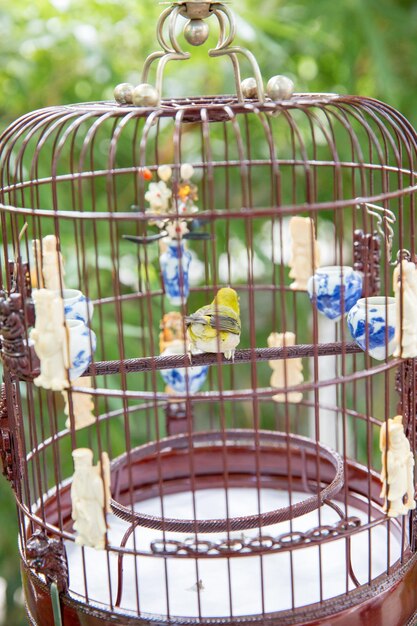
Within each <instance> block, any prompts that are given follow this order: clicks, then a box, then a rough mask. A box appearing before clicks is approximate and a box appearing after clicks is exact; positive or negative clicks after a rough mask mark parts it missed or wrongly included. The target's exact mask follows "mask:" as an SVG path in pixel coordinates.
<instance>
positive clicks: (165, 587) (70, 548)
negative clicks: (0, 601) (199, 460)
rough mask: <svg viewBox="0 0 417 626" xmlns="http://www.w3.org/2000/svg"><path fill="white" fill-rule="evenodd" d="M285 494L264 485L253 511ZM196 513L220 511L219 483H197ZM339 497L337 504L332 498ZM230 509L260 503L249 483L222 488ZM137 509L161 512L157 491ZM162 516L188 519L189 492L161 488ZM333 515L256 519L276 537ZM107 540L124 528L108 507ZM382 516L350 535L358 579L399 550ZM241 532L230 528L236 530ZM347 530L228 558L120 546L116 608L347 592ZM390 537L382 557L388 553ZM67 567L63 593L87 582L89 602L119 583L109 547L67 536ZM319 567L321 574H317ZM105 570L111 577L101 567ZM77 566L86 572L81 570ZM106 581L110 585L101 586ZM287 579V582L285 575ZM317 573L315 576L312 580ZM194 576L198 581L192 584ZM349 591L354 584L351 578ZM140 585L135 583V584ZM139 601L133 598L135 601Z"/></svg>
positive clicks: (152, 535) (216, 607)
mask: <svg viewBox="0 0 417 626" xmlns="http://www.w3.org/2000/svg"><path fill="white" fill-rule="evenodd" d="M305 495H306V494H305V493H298V492H297V493H293V502H296V501H298V500H301V499H303V498H305ZM288 504H289V502H288V493H287V492H285V493H284V492H279V491H276V490H273V489H262V491H261V510H262V511H267V510H271V509H273V508H278V507H281V506H287V505H288ZM195 506H196V516H197V518H198V519H210V518H213V517H219V518H220V517H225V516H226V497H225V491H224V490H223V489H207V490H200V491H197V492H196V493H195ZM338 506H341V504H340V503H338ZM228 507H229V516H239V515H247V514H249V513H257V512H258V492H257V490H256V489H248V488H232V489H229V490H228ZM137 508H138V510H139V509H140V511H141V512H143V513H148V514H150V515H152V514H153V515H161V504H160V500H159V498H153V499H149V500H147V501H143V502H140V504H138V505H137ZM164 515H165V516H170V517H176V518H184V519H193V517H194V511H193V499H192V495H191V492H185V493H179V494H173V495H168V496H165V497H164ZM348 515H349V516H353V515H354V516H357V517H359V518H360V519H361V520H362V521H363V523H367V522H368V517H367V515H366V514H364V513H363V512H362V511H360V510H359V509H357V508H355V507H352V506H349V510H348ZM339 520H340V517H339V516H338V514H337V513H336V512H335V511H334V510H333V509H332V508H330V507H329V506H327V505H325V506H323V507H322V508H321V510H320V519H319V513H318V511H313V512H311V513H309V514H307V515H304V516H302V517H298V518H297V519H294V520H293V522H292V526H291V525H290V522H283V523H280V524H276V525H274V526H269V527H267V528H264V529H263V531H262V534H263V535H272V536H277V535H281V534H283V533H286V532H289V531H290V530H292V531H295V530H296V531H301V532H305V531H307V530H309V529H311V528H313V527H316V526H318V525H324V524H335V523H336V522H338V521H339ZM108 523H109V526H110V530H109V541H110V544H111V545H115V546H119V545H120V542H121V539H122V537H123V535H124V533H125V532H126V530H127V529H128V524H127V523H126V522H124V521H123V520H120V519H118V518H117V517H115V516H114V515H112V514H110V515H109V516H108ZM387 533H388V531H387V525H386V524H383V525H380V526H376V527H374V528H372V529H371V530H370V531H367V530H365V531H363V532H359V533H358V534H355V535H354V536H353V537H352V538H351V563H352V568H353V572H354V575H355V576H356V578H357V580H358V582H359V583H360V584H364V583H367V582H368V581H369V577H371V578H375V577H377V576H378V575H379V574H381V573H383V572H384V571H386V569H387V564H388V560H389V561H390V563H391V564H393V563H394V562H395V561H397V560H398V558H399V556H400V550H401V546H400V542H399V539H398V534H395V533H393V532H391V533H390V537H389V541H388V537H387ZM258 534H259V533H258V531H257V530H250V531H245V533H244V535H245V537H252V536H253V537H255V536H257V535H258ZM189 536H190V535H189V534H188V535H184V534H180V533H166V539H175V540H184V539H185V538H186V537H189ZM241 536H242V533H241V532H236V533H231V537H236V538H240V537H241ZM160 538H162V533H161V532H159V531H155V530H150V529H147V528H139V529H137V530H136V532H135V538H134V539H133V536H131V537H130V539H129V541H128V544H127V547H128V548H133V542H134V540H135V542H136V549H144V550H149V545H150V542H151V541H154V540H155V539H160ZM198 538H199V539H200V540H202V539H208V540H210V541H212V540H215V539H224V538H225V536H224V534H222V535H221V536H220V535H215V534H210V535H207V534H205V535H203V534H199V536H198ZM346 544H347V541H346V539H342V538H341V539H337V540H333V541H330V542H328V543H325V544H323V545H322V546H321V547H320V548H319V547H318V546H314V545H310V546H308V547H305V548H301V549H297V550H294V551H292V553H290V552H281V553H280V552H275V553H273V554H268V555H264V556H263V557H260V556H259V555H258V556H256V555H255V556H252V555H251V556H245V557H243V556H242V557H235V558H230V559H229V560H228V559H226V558H201V559H198V564H196V563H197V562H196V559H194V558H173V557H169V558H167V559H164V558H160V557H146V556H139V557H136V567H135V558H134V557H133V556H131V555H126V556H125V557H124V559H123V594H122V597H121V602H120V610H121V611H127V612H134V613H135V614H137V613H138V611H139V612H140V613H148V614H155V615H171V616H178V617H186V616H188V617H199V616H202V617H229V616H239V615H256V614H262V613H263V612H265V613H270V612H274V611H281V610H286V609H291V608H294V607H300V606H304V605H308V604H312V603H315V602H319V601H320V599H323V600H324V599H329V598H332V597H334V596H337V595H340V594H343V593H346V585H347V572H346ZM388 545H389V553H390V554H389V559H388ZM66 548H67V553H68V561H69V568H70V593H72V594H74V597H77V599H80V596H81V597H82V598H85V596H86V593H85V585H87V589H88V598H89V600H90V601H93V602H97V603H100V604H104V605H108V606H111V605H114V602H115V599H116V594H117V584H118V565H117V555H116V554H114V553H110V554H109V559H108V558H107V554H106V552H102V551H96V550H94V549H91V548H85V549H84V559H85V569H84V568H83V556H82V552H83V551H82V549H81V548H80V547H79V546H77V545H75V544H74V543H72V542H67V544H66ZM320 566H321V577H320ZM109 570H110V576H109ZM84 571H85V575H84ZM109 580H111V593H110V591H109ZM292 580H293V585H292V584H291V581H292ZM320 580H321V582H320ZM197 581H201V583H202V585H200V587H201V590H200V591H199V592H197V585H196V583H197ZM348 585H349V590H352V589H354V588H355V586H354V584H353V582H352V581H351V579H349V581H348ZM137 590H138V591H137ZM138 603H139V604H138Z"/></svg>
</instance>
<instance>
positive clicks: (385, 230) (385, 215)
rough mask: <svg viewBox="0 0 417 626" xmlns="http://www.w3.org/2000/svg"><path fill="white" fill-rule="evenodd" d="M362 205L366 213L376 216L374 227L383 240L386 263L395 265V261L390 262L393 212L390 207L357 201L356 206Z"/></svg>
mask: <svg viewBox="0 0 417 626" xmlns="http://www.w3.org/2000/svg"><path fill="white" fill-rule="evenodd" d="M362 207H365V210H366V212H367V214H368V215H372V216H373V217H376V219H377V224H376V229H377V231H378V233H379V234H380V235H381V236H382V237H383V238H384V240H385V247H386V254H387V259H388V263H390V265H396V264H397V261H394V262H391V258H392V241H393V238H394V229H393V228H392V224H395V223H396V221H397V218H396V216H395V213H393V212H392V211H391V210H390V209H386V208H385V207H381V206H378V205H377V204H371V203H370V202H358V204H357V205H356V208H357V209H361V208H362Z"/></svg>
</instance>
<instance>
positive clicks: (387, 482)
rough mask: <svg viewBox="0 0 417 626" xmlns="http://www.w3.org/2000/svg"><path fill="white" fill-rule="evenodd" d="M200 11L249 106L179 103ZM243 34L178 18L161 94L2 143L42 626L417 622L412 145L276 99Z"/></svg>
mask: <svg viewBox="0 0 417 626" xmlns="http://www.w3.org/2000/svg"><path fill="white" fill-rule="evenodd" d="M184 17H185V18H186V19H187V22H186V26H185V29H184V36H185V37H186V39H187V41H188V42H190V43H192V44H194V45H200V44H203V43H204V42H205V40H206V39H207V36H208V25H212V27H213V28H214V29H216V28H217V26H216V24H218V32H219V36H218V43H217V45H216V47H215V48H214V49H212V50H210V51H209V54H210V55H211V56H212V57H222V56H225V57H226V59H224V60H222V59H219V60H218V61H217V62H218V63H219V67H223V66H222V65H221V64H222V63H223V62H226V61H227V60H229V61H231V63H232V67H233V70H234V73H235V78H236V95H231V96H215V97H208V96H204V97H195V98H183V99H161V97H162V95H163V74H164V69H165V66H166V64H167V62H168V61H171V60H186V59H187V57H188V56H189V55H188V53H187V52H184V51H183V48H182V47H181V43H180V38H179V35H178V32H177V31H178V28H177V26H178V24H179V23H180V21H181V20H182V19H183V18H184ZM234 35H235V26H234V21H233V15H232V14H231V11H230V9H229V8H228V7H227V6H226V5H223V4H221V3H219V2H212V1H211V0H207V1H203V2H197V1H196V0H185V1H184V2H182V1H181V2H174V3H173V4H172V5H170V6H168V7H167V8H166V9H165V10H164V11H163V13H162V15H161V18H160V22H159V24H158V41H159V43H160V46H161V51H160V52H156V53H154V54H152V55H151V56H150V57H148V60H147V61H146V63H145V65H144V71H143V82H142V83H141V85H139V86H137V87H135V88H133V87H132V86H131V85H128V84H123V85H119V86H118V87H117V88H116V91H115V97H116V102H96V103H87V104H76V105H72V106H56V107H50V108H46V109H42V110H40V111H36V112H34V113H30V114H28V115H25V116H23V117H22V118H21V119H19V120H18V121H16V122H15V123H13V124H12V125H11V126H10V127H9V128H8V129H7V130H6V131H5V132H4V133H3V135H2V138H1V143H0V158H1V187H0V191H1V195H0V200H1V205H0V210H1V224H2V233H3V260H2V265H1V276H2V292H1V302H0V329H1V356H2V362H3V377H4V384H3V388H2V396H1V416H0V419H1V421H0V426H1V450H0V451H1V458H2V461H3V470H4V474H5V476H6V477H7V478H8V480H9V481H10V482H11V486H12V488H13V491H14V493H15V497H16V503H17V511H18V519H19V546H20V554H21V563H22V565H21V567H22V577H23V586H24V593H25V599H26V608H27V614H28V617H29V621H30V623H31V624H33V625H35V624H36V625H39V626H54V625H55V626H58V625H60V624H62V625H63V626H71V625H76V626H81V625H83V626H86V625H89V626H90V625H91V626H93V625H94V626H95V625H97V626H98V625H99V624H103V625H104V624H120V625H121V624H132V625H133V624H144V623H148V622H149V623H158V624H189V625H191V624H210V625H212V626H213V625H215V624H218V625H220V624H222V625H224V624H234V623H245V624H253V625H254V624H259V623H262V624H280V625H281V626H285V625H289V624H329V625H330V624H332V626H336V624H337V626H342V625H347V624H349V625H350V626H352V625H353V624H357V625H359V624H369V625H371V624H373V625H376V624H378V625H384V626H388V625H389V626H405V625H406V624H409V625H411V624H413V623H414V621H413V619H415V614H416V610H417V591H416V590H417V586H416V584H415V582H416V575H417V561H416V547H417V516H416V512H415V510H414V507H415V500H414V496H415V493H414V491H415V480H414V477H413V472H414V453H415V450H416V437H415V433H416V411H417V395H416V377H417V369H416V361H415V358H416V357H417V336H416V335H417V330H416V326H415V319H416V318H415V316H416V311H417V304H416V300H417V278H416V273H417V270H416V267H415V264H414V261H415V256H414V253H415V224H416V217H415V201H414V197H415V196H414V193H415V190H416V184H417V182H416V174H415V172H416V146H417V137H416V133H415V131H414V130H413V128H412V127H411V126H410V124H409V123H408V122H407V121H406V120H405V119H404V118H403V117H402V116H401V115H400V114H399V113H398V112H396V111H395V110H394V109H392V108H391V107H390V106H387V105H385V104H382V103H380V102H378V101H376V100H372V99H369V98H360V97H356V96H354V97H352V96H339V95H337V94H312V93H309V94H301V93H293V86H292V83H291V81H290V80H289V79H288V78H285V77H283V76H276V77H273V78H272V79H270V80H269V82H268V84H267V87H266V90H264V84H263V79H262V76H261V74H260V71H259V68H258V66H257V64H256V61H255V59H254V57H253V55H252V54H251V53H250V52H248V51H247V50H244V49H242V48H239V47H237V46H236V45H235V44H234V43H233V38H234ZM241 59H243V60H244V61H245V62H244V64H243V68H244V69H245V72H246V73H249V72H248V67H251V70H250V76H249V77H247V78H245V79H244V80H242V77H241V74H240V71H241V70H240V65H239V61H240V60H241ZM154 65H156V79H155V80H156V82H155V85H156V86H155V87H154V86H153V85H152V84H151V83H150V82H148V81H150V80H151V78H150V76H153V74H152V73H150V70H151V69H152V68H153V66H154ZM173 71H174V69H173ZM3 532H7V529H3ZM413 616H414V617H413Z"/></svg>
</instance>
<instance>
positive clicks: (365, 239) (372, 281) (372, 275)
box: [353, 230, 381, 296]
mask: <svg viewBox="0 0 417 626" xmlns="http://www.w3.org/2000/svg"><path fill="white" fill-rule="evenodd" d="M353 261H354V262H353V269H355V270H357V271H358V272H362V273H363V275H364V280H363V289H362V295H363V296H365V295H366V296H377V295H379V293H380V291H381V278H380V263H381V241H380V238H379V235H377V234H376V233H373V234H371V233H365V232H363V230H355V232H354V233H353Z"/></svg>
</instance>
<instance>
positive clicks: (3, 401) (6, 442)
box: [0, 382, 23, 491]
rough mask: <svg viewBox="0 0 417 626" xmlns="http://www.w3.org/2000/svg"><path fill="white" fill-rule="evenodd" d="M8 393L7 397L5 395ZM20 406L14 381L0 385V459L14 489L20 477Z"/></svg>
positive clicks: (18, 484) (17, 487) (17, 485)
mask: <svg viewBox="0 0 417 626" xmlns="http://www.w3.org/2000/svg"><path fill="white" fill-rule="evenodd" d="M7 395H9V397H7ZM19 414H20V407H19V402H18V397H17V389H16V386H15V383H11V382H9V384H8V385H7V386H6V385H5V384H4V383H3V384H2V386H1V396H0V460H1V464H2V470H3V475H4V476H5V477H6V478H7V480H9V481H10V482H11V484H12V487H13V489H14V490H15V491H17V490H18V489H19V486H20V481H21V479H22V471H21V462H22V461H23V457H22V451H21V449H20V445H19V440H18V435H17V433H18V425H17V423H18V415H19Z"/></svg>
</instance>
